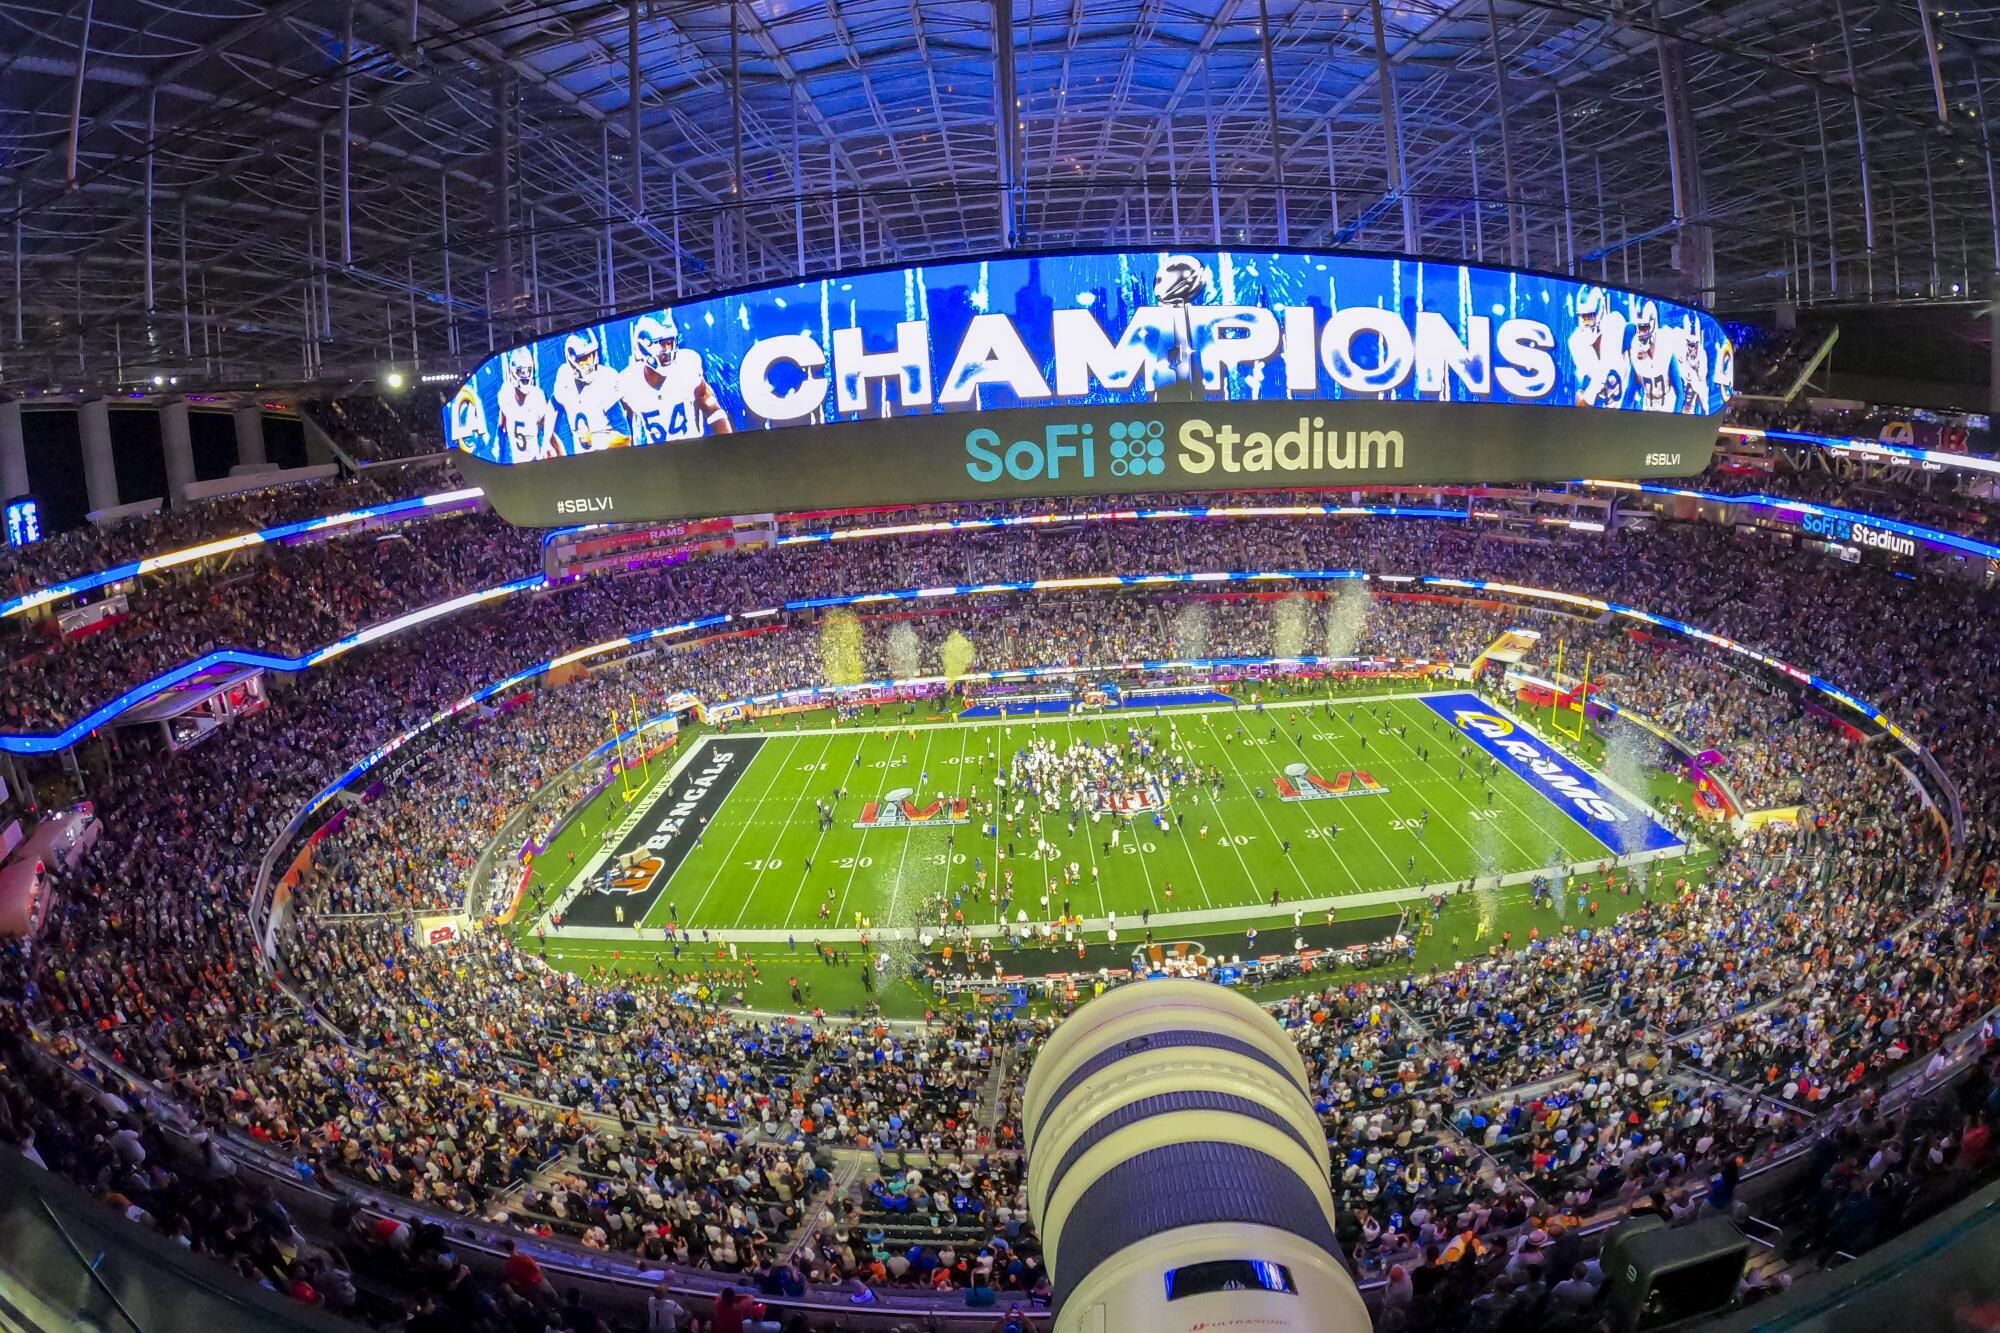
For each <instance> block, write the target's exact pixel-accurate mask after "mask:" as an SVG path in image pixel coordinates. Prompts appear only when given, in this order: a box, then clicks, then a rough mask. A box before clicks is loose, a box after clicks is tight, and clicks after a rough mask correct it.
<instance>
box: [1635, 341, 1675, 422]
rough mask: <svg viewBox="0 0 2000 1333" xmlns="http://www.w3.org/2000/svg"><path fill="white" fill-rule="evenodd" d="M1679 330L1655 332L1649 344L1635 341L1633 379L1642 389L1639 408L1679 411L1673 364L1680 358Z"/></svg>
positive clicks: (1650, 410)
mask: <svg viewBox="0 0 2000 1333" xmlns="http://www.w3.org/2000/svg"><path fill="white" fill-rule="evenodd" d="M1681 345H1682V338H1681V333H1680V331H1679V330H1678V329H1655V330H1654V331H1653V336H1652V338H1651V339H1649V340H1648V341H1646V342H1640V341H1639V340H1638V339H1637V338H1634V339H1633V340H1632V379H1633V382H1634V383H1636V384H1637V385H1638V386H1639V406H1640V407H1641V408H1642V409H1644V410H1645V411H1648V412H1676V411H1679V410H1680V405H1681V404H1680V393H1679V390H1678V389H1677V388H1676V387H1675V385H1674V364H1675V362H1677V361H1679V360H1680V358H1681Z"/></svg>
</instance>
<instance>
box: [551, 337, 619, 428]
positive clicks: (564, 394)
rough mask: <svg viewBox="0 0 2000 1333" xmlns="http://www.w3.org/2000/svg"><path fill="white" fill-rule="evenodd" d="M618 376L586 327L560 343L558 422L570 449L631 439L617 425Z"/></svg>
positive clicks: (556, 398) (557, 387)
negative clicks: (607, 364)
mask: <svg viewBox="0 0 2000 1333" xmlns="http://www.w3.org/2000/svg"><path fill="white" fill-rule="evenodd" d="M618 394H619V389H618V377H617V376H616V375H614V374H612V373H611V370H610V368H609V367H608V366H606V365H605V364H604V349H603V348H602V347H601V346H600V345H599V344H598V341H597V335H596V334H595V333H593V332H592V331H591V330H589V329H583V330H581V331H579V332H576V333H572V334H570V335H569V338H568V339H567V340H566V341H564V343H563V368H562V369H561V370H558V371H557V372H556V391H555V400H556V407H557V408H558V409H559V410H560V413H561V415H560V417H559V418H558V424H559V426H560V427H561V429H562V430H563V431H564V432H565V433H566V434H568V436H569V452H571V453H573V454H587V453H589V452H591V451H592V450H593V449H615V448H617V447H618V446H619V445H623V444H630V443H632V437H631V436H629V435H627V434H626V433H625V432H624V431H621V430H619V429H618V427H617V425H616V424H615V422H616V418H615V417H614V415H613V414H614V413H615V412H616V411H617V410H618V401H619V399H618Z"/></svg>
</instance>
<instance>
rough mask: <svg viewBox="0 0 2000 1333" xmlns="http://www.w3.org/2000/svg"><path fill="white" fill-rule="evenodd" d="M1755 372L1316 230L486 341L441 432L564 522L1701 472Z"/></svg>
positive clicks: (646, 314) (473, 464)
mask: <svg viewBox="0 0 2000 1333" xmlns="http://www.w3.org/2000/svg"><path fill="white" fill-rule="evenodd" d="M1733 378H1734V349H1733V347H1732V345H1731V344H1730V342H1729V339H1728V337H1727V335H1726V334H1725V333H1724V332H1723V331H1722V329H1721V326H1720V325H1718V324H1717V323H1716V321H1715V320H1714V319H1713V318H1711V317H1710V316H1708V315H1707V314H1705V313H1703V312H1701V311H1698V310H1694V309H1691V308H1688V307H1685V306H1680V305H1676V304H1674V303H1673V302H1670V301H1661V300H1659V299H1657V298H1653V297H1648V296H1643V295H1639V294H1635V293H1629V292H1622V291H1615V290H1611V289H1607V288H1603V287H1597V286H1591V285H1588V284H1583V283H1577V282H1573V281H1571V280H1569V279H1566V278H1560V277H1554V276H1549V275H1543V274H1534V273H1520V272H1513V271H1509V270H1504V269H1489V268H1480V267H1474V266H1469V265H1462V264H1451V263H1441V262H1429V261H1422V260H1413V259H1397V258H1385V257H1379V256H1369V255H1349V254H1314V253H1304V252H1291V251H1287V252H1279V253H1264V252H1259V253H1248V252H1235V251H1213V250H1209V251H1191V252H1184V253H1149V254H1138V253H1082V254H1049V255H1038V256H1032V257H1030V256H1017V257H1009V258H999V259H990V260H967V261H958V262H951V263H940V264H932V265H926V266H922V267H915V268H892V269H878V270H872V271H868V272H862V273H852V274H845V275H840V276H836V277H828V278H821V279H814V280H809V281H805V282H798V283H791V284H784V285H779V286H773V287H767V288H761V289H757V290H754V291H747V292H737V293H729V294H724V295H721V296H715V297H709V298H705V299H701V300H695V301H688V302H684V303H681V304H678V305H676V306H673V307H670V308H661V309H658V310H650V311H642V312H639V313H637V314H634V315H630V316H626V317H623V318H620V319H614V320H611V321H608V322H606V323H603V324H599V325H593V326H590V327H587V328H582V329H578V330H576V331H574V332H571V333H568V334H559V335H554V336H551V337H548V338H544V339H542V340H540V341H538V342H535V343H530V344H527V345H524V346H521V347H516V348H513V349H511V350H509V351H506V352H504V353H501V354H499V355H496V356H494V357H491V358H489V359H488V360H487V361H485V362H484V363H482V364H481V365H480V366H479V367H478V368H477V369H476V370H475V371H474V372H473V374H472V376H471V377H470V378H469V379H468V380H467V381H466V382H465V384H464V385H463V386H462V387H461V388H460V390H459V391H458V393H457V394H456V396H455V397H454V398H453V400H452V401H451V402H450V403H448V404H447V405H446V408H445V413H444V430H445V433H446V437H447V439H448V441H449V442H450V444H451V445H452V446H453V447H455V448H457V449H459V450H460V451H462V452H463V454H464V455H465V458H464V460H463V462H464V463H465V465H466V470H467V472H468V475H469V476H470V477H471V478H472V479H474V480H476V481H477V482H478V483H479V484H480V485H481V486H483V487H484V488H485V490H486V494H487V498H488V499H489V501H491V502H492V503H493V504H494V505H495V506H496V507H497V508H498V509H499V510H500V511H501V513H502V514H503V515H505V516H506V517H508V518H510V519H513V520H514V521H516V522H522V523H534V524H551V525H553V524H562V523H574V522H577V521H578V520H580V519H615V520H621V521H632V520H638V519H656V518H674V517H684V516H693V515H701V514H713V513H719V512H732V511H733V512H743V511H746V510H777V511H787V510H797V509H804V508H819V507H824V506H826V505H842V504H862V503H901V502H909V501H914V500H925V499H954V498H957V499H985V498H989V497H990V498H1007V497H1016V496H1026V495H1056V494H1087V493H1115V492H1120V491H1162V490H1172V489H1234V488H1242V487H1253V486H1295V485H1322V484H1324V485H1332V484H1355V485H1359V484H1367V483H1372V482H1390V481H1402V482H1409V483H1439V482H1446V481H1482V480H1494V479H1502V478H1519V479H1524V480H1526V479H1567V478H1569V477H1574V476H1578V475H1612V476H1619V475H1625V476H1631V475H1684V474H1692V473H1695V472H1699V471H1700V470H1701V469H1702V468H1703V467H1705V466H1706V464H1707V462H1708V459H1709V456H1710V454H1711V453H1712V451H1713V446H1714V439H1713V426H1712V423H1706V424H1704V423H1705V419H1706V418H1708V417H1709V416H1710V415H1712V414H1714V413H1718V412H1720V411H1721V410H1722V408H1723V406H1724V405H1725V403H1726V402H1727V400H1728V398H1729V396H1730V394H1731V393H1732V391H1733ZM1473 407H1478V408H1480V409H1482V411H1481V413H1480V416H1479V417H1478V418H1476V419H1473V418H1467V417H1466V416H1465V415H1464V413H1465V411H1466V410H1467V409H1469V408H1473ZM1607 411H1614V412H1619V413H1621V424H1620V425H1619V427H1618V428H1616V429H1606V427H1605V424H1604V422H1605V419H1604V418H1603V417H1601V416H1600V415H1599V414H1600V413H1602V412H1607ZM1627 423H1629V425H1628V424H1627Z"/></svg>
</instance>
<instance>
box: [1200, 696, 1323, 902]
mask: <svg viewBox="0 0 2000 1333" xmlns="http://www.w3.org/2000/svg"><path fill="white" fill-rule="evenodd" d="M1201 723H1202V725H1203V726H1204V727H1206V728H1207V729H1208V733H1209V739H1210V740H1211V741H1213V742H1214V744H1215V745H1216V747H1217V748H1218V749H1220V750H1221V751H1222V757H1223V758H1224V759H1227V760H1228V761H1229V767H1230V769H1231V771H1233V772H1234V773H1235V774H1236V776H1237V777H1238V778H1239V779H1241V778H1242V776H1243V770H1242V768H1240V767H1239V766H1238V765H1237V763H1236V757H1235V756H1234V755H1232V754H1231V753H1230V752H1229V743H1228V742H1227V741H1225V740H1223V739H1222V738H1221V737H1219V736H1217V735H1216V734H1215V722H1214V720H1213V719H1211V718H1206V717H1204V718H1203V719H1202V720H1201ZM1208 799H1209V804H1211V805H1213V806H1214V807H1215V819H1216V822H1217V823H1218V824H1220V825H1221V826H1222V836H1223V837H1224V838H1226V839H1227V840H1228V842H1229V845H1230V847H1231V848H1232V849H1233V850H1234V851H1235V852H1236V860H1237V862H1238V863H1239V864H1240V865H1241V866H1242V867H1243V881H1244V883H1245V884H1247V885H1249V886H1250V893H1251V897H1252V899H1253V900H1254V901H1256V902H1260V903H1261V902H1262V901H1263V900H1264V899H1263V895H1262V894H1260V893H1259V892H1258V891H1257V888H1256V880H1257V876H1256V875H1255V874H1253V873H1252V872H1251V869H1250V862H1249V861H1248V860H1246V859H1245V858H1244V856H1243V848H1242V847H1241V846H1240V845H1239V844H1238V843H1237V841H1236V835H1235V834H1232V833H1231V832H1230V831H1229V821H1228V820H1227V819H1225V818H1224V817H1223V813H1222V800H1221V798H1220V797H1217V796H1214V795H1210V796H1209V798H1208ZM1245 799H1246V800H1248V799H1254V798H1251V797H1246V798H1245ZM1265 823H1266V824H1267V825H1268V824H1269V823H1270V821H1269V820H1268V819H1266V820H1265ZM1271 836H1273V837H1277V830H1276V829H1273V830H1272V831H1271ZM1279 841H1280V842H1282V841H1284V840H1283V839H1282V838H1280V839H1279ZM1287 859H1289V858H1287ZM1292 868H1293V869H1294V870H1297V869H1298V867H1297V866H1294V867H1292ZM1299 882H1300V883H1301V884H1303V883H1305V875H1304V873H1303V872H1300V874H1299ZM1307 887H1308V888H1310V887H1311V886H1310V885H1308V886H1307ZM1204 896H1206V892H1205V891H1204ZM1213 905H1214V904H1213V902H1211V903H1210V906H1213Z"/></svg>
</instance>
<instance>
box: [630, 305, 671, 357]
mask: <svg viewBox="0 0 2000 1333" xmlns="http://www.w3.org/2000/svg"><path fill="white" fill-rule="evenodd" d="M680 344H681V331H680V328H679V326H678V325H676V324H675V323H674V314H673V311H671V310H662V311H661V312H660V313H659V314H658V315H647V316H646V317H645V318H644V319H642V320H640V321H639V322H638V323H637V324H634V325H633V326H632V355H633V356H635V357H637V358H638V359H639V360H640V361H641V362H642V363H644V364H645V365H647V366H650V367H651V368H652V369H654V370H665V369H666V368H667V366H668V364H669V363H671V362H672V361H673V359H674V353H675V352H677V351H679V350H680Z"/></svg>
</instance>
